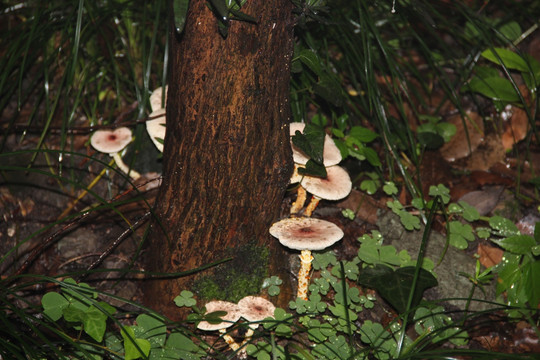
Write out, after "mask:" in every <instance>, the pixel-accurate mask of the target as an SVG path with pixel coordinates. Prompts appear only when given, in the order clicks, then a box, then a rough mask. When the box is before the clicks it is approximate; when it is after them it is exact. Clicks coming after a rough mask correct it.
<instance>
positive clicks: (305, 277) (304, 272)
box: [296, 250, 313, 300]
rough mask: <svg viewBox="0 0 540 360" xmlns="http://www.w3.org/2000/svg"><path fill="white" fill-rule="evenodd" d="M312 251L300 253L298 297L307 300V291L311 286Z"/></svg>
mask: <svg viewBox="0 0 540 360" xmlns="http://www.w3.org/2000/svg"><path fill="white" fill-rule="evenodd" d="M312 260H313V256H311V250H302V252H301V253H300V263H301V266H300V270H299V271H298V292H297V294H296V296H297V297H299V298H301V299H304V300H307V299H308V296H307V291H308V286H309V272H310V271H311V261H312Z"/></svg>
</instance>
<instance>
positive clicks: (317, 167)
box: [298, 159, 327, 178]
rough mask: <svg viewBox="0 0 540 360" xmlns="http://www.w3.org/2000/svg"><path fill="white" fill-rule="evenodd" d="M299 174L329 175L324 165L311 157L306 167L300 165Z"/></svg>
mask: <svg viewBox="0 0 540 360" xmlns="http://www.w3.org/2000/svg"><path fill="white" fill-rule="evenodd" d="M298 174H300V175H308V176H316V177H320V178H325V177H326V176H327V173H326V168H325V167H324V165H321V164H318V163H316V162H315V161H313V160H312V159H309V160H308V162H307V163H306V165H305V166H304V167H298Z"/></svg>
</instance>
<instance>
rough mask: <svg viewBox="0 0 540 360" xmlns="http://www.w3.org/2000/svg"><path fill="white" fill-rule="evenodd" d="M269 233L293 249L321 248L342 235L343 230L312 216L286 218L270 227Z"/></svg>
mask: <svg viewBox="0 0 540 360" xmlns="http://www.w3.org/2000/svg"><path fill="white" fill-rule="evenodd" d="M269 231H270V234H271V235H272V236H274V237H276V238H278V240H279V242H280V243H281V244H282V245H284V246H287V247H288V248H290V249H295V250H322V249H325V248H327V247H329V246H331V245H333V244H334V243H335V242H337V241H338V240H341V238H342V237H343V230H341V229H340V228H339V227H338V226H337V225H335V224H334V223H331V222H330V221H326V220H321V219H314V218H288V219H283V220H280V221H278V222H276V223H274V224H272V226H271V227H270V230H269Z"/></svg>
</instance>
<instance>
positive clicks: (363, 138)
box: [349, 126, 379, 143]
mask: <svg viewBox="0 0 540 360" xmlns="http://www.w3.org/2000/svg"><path fill="white" fill-rule="evenodd" d="M349 136H352V137H353V138H355V139H357V140H358V141H360V142H363V143H368V142H372V141H373V140H375V139H376V138H377V137H378V136H379V135H377V134H376V133H374V132H373V131H371V130H369V129H367V128H365V127H362V126H353V127H352V128H351V130H350V131H349Z"/></svg>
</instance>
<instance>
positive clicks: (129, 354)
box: [121, 326, 151, 360]
mask: <svg viewBox="0 0 540 360" xmlns="http://www.w3.org/2000/svg"><path fill="white" fill-rule="evenodd" d="M121 334H122V338H124V351H125V355H124V359H125V360H134V359H139V358H142V357H147V356H148V354H149V353H150V348H151V346H150V342H149V341H148V340H146V339H137V338H136V337H135V332H134V331H133V329H132V328H131V327H129V326H125V327H123V328H122V331H121Z"/></svg>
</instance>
